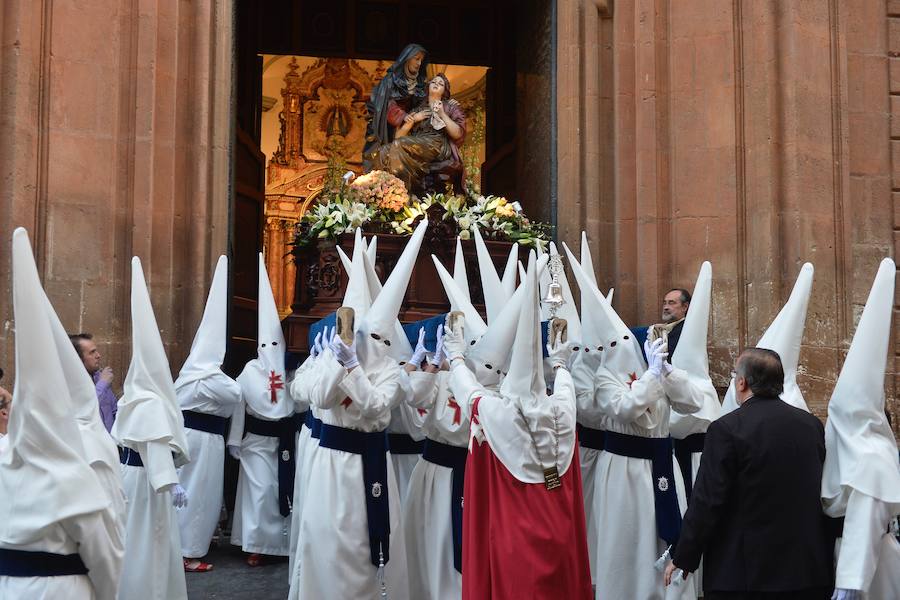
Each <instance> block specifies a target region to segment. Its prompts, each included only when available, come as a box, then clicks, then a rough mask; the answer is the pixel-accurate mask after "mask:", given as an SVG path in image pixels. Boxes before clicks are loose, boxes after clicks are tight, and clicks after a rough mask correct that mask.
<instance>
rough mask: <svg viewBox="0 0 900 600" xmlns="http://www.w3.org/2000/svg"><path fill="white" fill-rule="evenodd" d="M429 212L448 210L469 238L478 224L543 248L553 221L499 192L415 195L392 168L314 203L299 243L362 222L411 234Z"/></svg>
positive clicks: (490, 234) (489, 234) (491, 234)
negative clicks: (531, 215)
mask: <svg viewBox="0 0 900 600" xmlns="http://www.w3.org/2000/svg"><path fill="white" fill-rule="evenodd" d="M426 213H429V214H431V215H432V216H431V218H434V214H435V213H438V214H441V213H442V218H443V220H445V221H450V220H452V221H453V222H454V223H455V225H456V227H457V229H458V230H459V237H460V238H462V239H464V240H467V239H470V238H471V237H472V234H473V232H474V231H475V229H476V228H477V229H478V231H479V232H480V233H481V235H482V236H483V237H485V238H488V239H497V240H504V241H511V242H518V243H519V244H520V245H522V246H531V247H538V246H541V245H542V244H544V243H545V242H546V240H547V239H548V238H549V236H548V233H549V229H550V226H549V225H545V224H543V223H535V222H532V221H530V220H529V219H528V218H527V217H526V216H525V214H524V213H523V212H522V207H521V205H520V204H519V203H518V202H510V201H508V200H507V199H506V198H502V197H499V196H482V195H480V194H476V195H471V196H465V195H455V194H451V193H446V194H445V193H439V194H428V195H426V196H425V197H424V198H422V199H419V198H416V197H414V196H413V197H410V195H409V193H408V192H407V190H406V187H405V186H404V185H403V182H402V181H401V180H400V179H398V178H397V177H394V176H393V175H391V174H390V173H386V172H384V171H371V172H369V173H366V174H365V175H361V176H360V177H358V178H357V179H356V180H355V181H354V182H353V184H351V185H350V186H349V187H346V186H345V187H342V188H341V189H340V190H337V191H336V192H334V193H332V194H331V198H330V199H329V200H328V201H327V202H320V203H318V204H316V205H314V206H313V207H312V208H310V210H309V211H307V212H306V214H304V215H303V217H302V218H301V219H300V223H299V224H298V227H297V234H296V237H295V239H294V246H297V247H302V246H306V245H309V244H311V243H313V242H314V241H316V240H322V239H334V238H337V237H338V236H340V235H341V234H344V233H352V232H353V231H354V230H355V229H356V228H357V227H362V228H363V229H365V230H366V231H374V232H388V233H395V234H399V235H410V234H412V232H413V229H414V228H415V224H416V223H417V221H418V220H419V219H420V218H421V217H423V216H424V215H425V214H426Z"/></svg>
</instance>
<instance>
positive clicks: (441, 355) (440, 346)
mask: <svg viewBox="0 0 900 600" xmlns="http://www.w3.org/2000/svg"><path fill="white" fill-rule="evenodd" d="M446 358H447V351H446V349H445V348H444V324H443V323H441V324H440V325H438V328H437V346H435V348H434V354H433V355H432V357H431V360H429V361H428V362H429V363H431V364H432V365H434V366H435V367H440V366H441V365H442V364H444V360H446Z"/></svg>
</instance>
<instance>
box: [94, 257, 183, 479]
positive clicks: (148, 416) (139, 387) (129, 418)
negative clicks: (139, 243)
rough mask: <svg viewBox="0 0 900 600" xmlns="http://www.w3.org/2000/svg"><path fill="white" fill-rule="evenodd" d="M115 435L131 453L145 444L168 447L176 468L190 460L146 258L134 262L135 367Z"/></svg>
mask: <svg viewBox="0 0 900 600" xmlns="http://www.w3.org/2000/svg"><path fill="white" fill-rule="evenodd" d="M112 436H113V437H114V438H115V439H116V441H118V442H119V445H120V446H124V447H126V448H131V449H132V450H140V448H139V445H140V444H142V443H145V442H161V443H166V444H168V445H169V448H170V449H171V450H172V458H173V460H174V462H175V466H176V467H180V466H181V465H184V464H187V463H188V462H190V460H191V457H190V454H188V445H187V441H186V440H185V436H184V419H183V417H182V416H181V409H180V408H179V407H178V400H176V398H175V385H174V384H173V382H172V372H171V371H170V370H169V359H168V358H166V351H165V348H164V347H163V342H162V338H161V337H160V335H159V326H158V325H157V324H156V316H155V315H154V314H153V305H152V304H151V303H150V293H149V292H148V291H147V282H146V280H145V279H144V270H143V268H142V267H141V260H140V259H139V258H138V257H136V256H135V257H133V258H132V259H131V364H130V365H129V367H128V373H127V374H126V375H125V393H124V394H123V395H122V397H121V398H120V399H119V410H118V412H117V413H116V422H115V423H114V424H113V428H112Z"/></svg>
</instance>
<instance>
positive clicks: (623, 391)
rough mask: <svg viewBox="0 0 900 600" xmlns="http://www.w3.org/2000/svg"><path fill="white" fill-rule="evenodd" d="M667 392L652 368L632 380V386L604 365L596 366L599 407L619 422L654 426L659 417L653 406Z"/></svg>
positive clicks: (595, 381) (595, 385) (596, 392)
mask: <svg viewBox="0 0 900 600" xmlns="http://www.w3.org/2000/svg"><path fill="white" fill-rule="evenodd" d="M664 395H665V392H664V391H663V387H662V384H661V383H660V382H659V378H658V377H657V376H656V375H653V374H652V373H650V371H647V372H645V373H644V374H643V375H642V376H641V378H640V379H637V380H635V381H634V382H632V384H631V387H630V388H629V387H628V386H627V385H626V384H624V383H622V382H621V381H619V380H618V379H617V378H616V377H615V376H614V375H613V374H612V373H610V372H609V370H608V369H606V368H604V367H600V368H599V369H597V376H596V378H595V379H594V396H595V398H596V401H597V407H598V408H599V410H600V411H601V412H602V413H604V414H606V415H608V416H610V417H611V418H613V419H615V420H616V421H619V422H620V423H625V424H628V423H635V424H636V425H638V426H639V427H645V428H647V429H652V428H653V427H655V426H656V425H658V422H657V421H658V419H657V417H656V415H654V414H653V413H652V412H651V410H650V409H651V408H652V407H653V405H654V404H655V403H656V402H658V401H659V400H660V399H661V398H663V397H664Z"/></svg>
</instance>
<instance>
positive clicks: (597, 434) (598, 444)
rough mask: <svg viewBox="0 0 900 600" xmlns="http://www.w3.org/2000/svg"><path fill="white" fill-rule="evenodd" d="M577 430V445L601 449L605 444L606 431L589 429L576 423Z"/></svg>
mask: <svg viewBox="0 0 900 600" xmlns="http://www.w3.org/2000/svg"><path fill="white" fill-rule="evenodd" d="M576 429H577V430H578V445H579V446H581V447H582V448H591V449H592V450H603V447H604V446H605V445H606V432H605V431H604V430H602V429H591V428H590V427H585V426H584V425H580V424H579V425H576Z"/></svg>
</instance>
